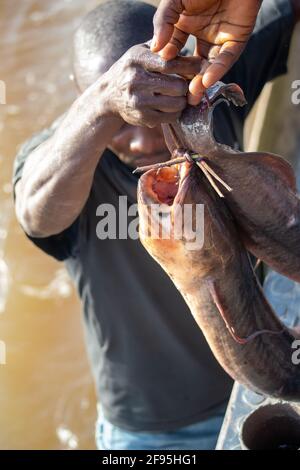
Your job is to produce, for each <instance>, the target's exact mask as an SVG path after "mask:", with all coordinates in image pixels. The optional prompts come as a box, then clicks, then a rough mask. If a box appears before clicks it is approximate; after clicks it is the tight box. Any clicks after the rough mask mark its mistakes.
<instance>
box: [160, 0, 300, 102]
mask: <svg viewBox="0 0 300 470" xmlns="http://www.w3.org/2000/svg"><path fill="white" fill-rule="evenodd" d="M261 3H262V1H261V0H161V2H160V4H159V6H158V9H157V12H156V14H155V17H154V37H153V41H152V45H151V50H152V51H153V52H159V53H160V55H161V56H162V57H163V58H164V59H166V60H170V59H172V58H173V57H175V56H176V55H177V54H178V52H179V51H180V50H181V49H182V47H183V46H184V44H185V43H186V40H187V38H188V36H189V34H193V35H194V36H195V38H196V48H195V52H194V54H195V55H197V56H201V57H202V58H205V59H207V61H205V62H204V65H203V67H202V69H201V72H200V73H199V74H198V75H197V76H196V77H195V78H194V79H193V80H192V81H191V83H190V86H189V94H188V100H189V103H190V104H192V105H194V104H198V103H199V102H200V100H201V98H202V96H203V92H204V91H205V89H206V88H209V87H210V86H211V85H213V84H214V83H215V82H216V81H217V80H221V78H222V77H223V76H224V75H225V74H226V73H227V72H228V71H229V69H230V68H231V67H232V65H233V64H234V63H235V62H236V61H237V60H238V58H239V56H240V55H241V53H242V52H243V50H244V48H245V46H246V44H247V41H248V39H249V37H250V34H251V32H252V30H253V28H254V25H255V21H256V17H257V14H258V11H259V8H260V6H261ZM291 4H292V6H293V7H294V10H295V14H296V21H299V17H300V1H299V0H291Z"/></svg>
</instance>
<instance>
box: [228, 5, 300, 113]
mask: <svg viewBox="0 0 300 470" xmlns="http://www.w3.org/2000/svg"><path fill="white" fill-rule="evenodd" d="M294 25H295V13H294V9H293V7H292V5H291V1H290V0H263V2H262V6H261V9H260V12H259V15H258V17H257V21H256V25H255V28H254V31H253V33H252V35H251V37H250V39H249V41H248V44H247V46H246V48H245V50H244V52H243V54H242V55H241V57H240V58H239V60H238V61H237V62H236V64H235V65H234V66H233V67H232V68H231V70H230V71H229V72H228V74H227V75H226V80H225V81H226V82H227V83H228V82H235V83H238V84H239V85H240V86H241V88H242V89H243V91H244V93H245V97H246V99H247V102H248V104H247V105H246V106H245V107H244V108H241V115H242V116H241V117H243V118H244V119H245V118H246V117H247V115H248V114H249V112H250V111H251V108H252V106H253V105H254V103H255V101H256V99H257V98H258V96H259V94H260V92H261V91H262V89H263V87H264V85H265V84H266V83H267V82H268V81H270V80H273V79H274V78H276V77H278V76H279V75H282V74H285V73H286V72H287V61H288V55H289V48H290V43H291V38H292V33H293V29H294Z"/></svg>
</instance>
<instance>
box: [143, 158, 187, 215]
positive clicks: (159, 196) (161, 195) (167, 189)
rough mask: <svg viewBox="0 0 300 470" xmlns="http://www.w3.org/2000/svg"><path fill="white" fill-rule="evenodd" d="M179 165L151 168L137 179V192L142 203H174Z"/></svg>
mask: <svg viewBox="0 0 300 470" xmlns="http://www.w3.org/2000/svg"><path fill="white" fill-rule="evenodd" d="M181 173H182V171H181V169H180V168H179V165H173V166H170V167H165V168H161V169H159V170H151V171H148V172H147V173H145V174H144V175H143V176H142V177H141V178H140V181H139V187H140V188H139V194H140V197H141V198H142V201H141V202H143V203H144V204H147V205H150V204H165V205H166V206H169V207H171V206H172V205H173V204H174V201H175V198H176V196H177V194H178V191H179V187H180V183H181V179H182V176H181Z"/></svg>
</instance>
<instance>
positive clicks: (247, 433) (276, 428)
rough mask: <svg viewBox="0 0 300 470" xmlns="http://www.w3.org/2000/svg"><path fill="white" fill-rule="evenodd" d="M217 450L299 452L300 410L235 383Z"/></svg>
mask: <svg viewBox="0 0 300 470" xmlns="http://www.w3.org/2000/svg"><path fill="white" fill-rule="evenodd" d="M216 449H217V450H240V449H243V450H248V449H249V450H263V449H264V450H299V449H300V406H299V404H293V403H287V402H284V401H280V400H275V399H271V398H268V397H265V396H263V395H259V394H257V393H254V392H251V391H250V390H247V389H246V388H245V387H243V386H242V385H239V384H237V383H235V385H234V387H233V391H232V395H231V398H230V401H229V405H228V408H227V412H226V415H225V419H224V423H223V426H222V429H221V432H220V435H219V439H218V443H217V447H216Z"/></svg>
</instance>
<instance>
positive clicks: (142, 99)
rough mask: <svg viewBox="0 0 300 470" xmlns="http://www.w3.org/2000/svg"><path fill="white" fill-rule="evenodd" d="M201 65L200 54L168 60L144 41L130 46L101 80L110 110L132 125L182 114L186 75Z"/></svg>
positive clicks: (195, 70)
mask: <svg viewBox="0 0 300 470" xmlns="http://www.w3.org/2000/svg"><path fill="white" fill-rule="evenodd" d="M200 69H201V59H200V58H199V57H176V58H174V59H172V60H170V61H166V60H164V59H163V58H161V57H160V56H159V55H158V54H154V53H152V52H151V51H150V48H149V46H148V45H147V44H143V45H138V46H133V47H132V48H131V49H129V50H128V51H127V52H126V53H125V54H124V55H123V56H122V57H121V58H120V59H119V60H118V61H117V62H115V64H114V65H113V66H112V67H111V68H110V69H109V70H108V71H107V72H106V73H105V76H103V77H101V79H100V81H102V83H103V80H105V84H106V86H105V88H106V90H107V91H106V93H107V98H106V102H107V103H108V106H109V110H110V112H111V113H113V114H114V115H116V116H119V117H121V118H122V119H123V120H124V121H125V122H127V123H128V124H131V125H133V126H147V127H155V126H157V125H159V124H161V123H163V122H172V121H174V120H175V119H177V118H178V117H179V116H180V114H181V112H182V110H183V109H184V108H185V106H186V105H187V97H186V95H187V92H188V83H187V81H186V78H192V77H194V76H195V75H196V74H197V73H199V71H200ZM102 96H103V95H102Z"/></svg>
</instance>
